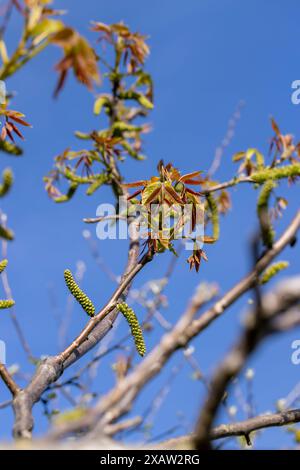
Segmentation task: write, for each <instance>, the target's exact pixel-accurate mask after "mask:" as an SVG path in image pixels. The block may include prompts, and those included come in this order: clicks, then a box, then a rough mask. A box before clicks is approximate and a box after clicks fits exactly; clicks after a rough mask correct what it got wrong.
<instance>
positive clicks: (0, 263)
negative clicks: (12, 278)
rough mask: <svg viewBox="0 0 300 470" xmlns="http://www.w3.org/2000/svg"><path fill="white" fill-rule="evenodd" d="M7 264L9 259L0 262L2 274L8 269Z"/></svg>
mask: <svg viewBox="0 0 300 470" xmlns="http://www.w3.org/2000/svg"><path fill="white" fill-rule="evenodd" d="M7 264H8V261H7V259H3V260H2V261H0V274H1V273H2V272H3V271H4V269H5V268H6V266H7Z"/></svg>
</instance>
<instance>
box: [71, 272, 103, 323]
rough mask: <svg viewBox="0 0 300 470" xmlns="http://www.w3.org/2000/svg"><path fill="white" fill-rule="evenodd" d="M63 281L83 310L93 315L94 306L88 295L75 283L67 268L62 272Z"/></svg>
mask: <svg viewBox="0 0 300 470" xmlns="http://www.w3.org/2000/svg"><path fill="white" fill-rule="evenodd" d="M64 276H65V281H66V284H67V287H68V289H69V291H70V292H71V294H72V295H73V296H74V297H75V299H76V300H77V302H78V303H80V305H81V307H82V308H83V310H84V311H85V312H86V313H87V314H88V315H89V316H90V317H93V316H94V315H95V306H94V304H93V302H92V301H91V300H90V299H89V298H88V296H87V295H86V294H85V293H84V292H83V291H82V290H81V289H80V287H79V286H78V285H77V283H76V281H75V279H74V278H73V275H72V273H71V271H70V270H69V269H66V270H65V272H64Z"/></svg>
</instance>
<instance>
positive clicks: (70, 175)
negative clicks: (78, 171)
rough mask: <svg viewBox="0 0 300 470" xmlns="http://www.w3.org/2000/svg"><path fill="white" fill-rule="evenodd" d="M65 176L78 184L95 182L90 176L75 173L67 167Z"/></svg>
mask: <svg viewBox="0 0 300 470" xmlns="http://www.w3.org/2000/svg"><path fill="white" fill-rule="evenodd" d="M65 177H66V178H67V179H68V180H70V181H72V182H73V183H77V184H89V183H92V182H93V178H92V177H90V176H78V175H75V173H73V171H71V170H70V169H69V168H66V169H65Z"/></svg>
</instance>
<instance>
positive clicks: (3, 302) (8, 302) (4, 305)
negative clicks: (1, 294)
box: [0, 299, 15, 309]
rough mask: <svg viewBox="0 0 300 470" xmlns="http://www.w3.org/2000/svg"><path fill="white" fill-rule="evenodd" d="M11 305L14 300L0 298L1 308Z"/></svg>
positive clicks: (13, 303)
mask: <svg viewBox="0 0 300 470" xmlns="http://www.w3.org/2000/svg"><path fill="white" fill-rule="evenodd" d="M13 305H15V301H14V300H12V299H8V300H0V309H2V308H10V307H12V306H13Z"/></svg>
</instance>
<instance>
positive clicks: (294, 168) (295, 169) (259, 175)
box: [251, 163, 300, 184]
mask: <svg viewBox="0 0 300 470" xmlns="http://www.w3.org/2000/svg"><path fill="white" fill-rule="evenodd" d="M295 176H300V163H294V164H293V165H285V166H282V167H278V168H266V169H265V170H261V171H257V172H255V173H252V175H251V180H252V181H254V182H255V183H259V184H262V183H265V182H267V181H268V180H273V181H274V180H279V179H282V178H290V177H295Z"/></svg>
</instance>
